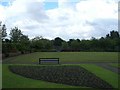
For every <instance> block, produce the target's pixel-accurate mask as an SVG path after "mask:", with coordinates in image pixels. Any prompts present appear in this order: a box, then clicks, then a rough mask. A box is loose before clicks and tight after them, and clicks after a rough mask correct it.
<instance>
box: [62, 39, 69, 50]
mask: <svg viewBox="0 0 120 90" xmlns="http://www.w3.org/2000/svg"><path fill="white" fill-rule="evenodd" d="M68 49H69V45H68V43H67V42H65V41H64V42H62V51H68Z"/></svg>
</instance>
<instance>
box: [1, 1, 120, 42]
mask: <svg viewBox="0 0 120 90" xmlns="http://www.w3.org/2000/svg"><path fill="white" fill-rule="evenodd" d="M44 1H45V0H29V1H28V0H15V1H14V2H12V4H11V5H10V6H8V7H4V6H2V5H0V20H2V21H3V22H4V23H5V24H6V25H7V27H8V29H10V28H11V27H14V26H18V27H19V28H20V29H21V30H22V31H23V33H24V34H27V35H29V37H34V36H36V35H37V36H38V35H42V36H43V37H45V38H49V39H53V38H55V37H57V36H59V37H61V38H63V39H66V40H68V39H70V38H80V39H83V38H91V37H101V36H103V35H105V34H107V33H109V31H111V30H113V29H115V30H117V28H116V27H117V26H118V25H117V19H118V10H117V9H118V3H117V1H118V0H80V1H79V0H76V1H74V0H73V1H72V0H71V2H70V1H69V2H68V0H59V2H58V4H59V7H58V8H55V9H50V10H45V9H44V7H43V6H44ZM78 1H79V2H78ZM102 23H103V24H102ZM105 25H106V26H105ZM8 32H9V31H8Z"/></svg>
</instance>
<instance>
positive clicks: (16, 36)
mask: <svg viewBox="0 0 120 90" xmlns="http://www.w3.org/2000/svg"><path fill="white" fill-rule="evenodd" d="M22 35H23V34H22V32H21V30H20V29H18V27H15V28H12V29H11V31H10V39H11V41H12V42H14V43H17V42H20V39H21V36H22Z"/></svg>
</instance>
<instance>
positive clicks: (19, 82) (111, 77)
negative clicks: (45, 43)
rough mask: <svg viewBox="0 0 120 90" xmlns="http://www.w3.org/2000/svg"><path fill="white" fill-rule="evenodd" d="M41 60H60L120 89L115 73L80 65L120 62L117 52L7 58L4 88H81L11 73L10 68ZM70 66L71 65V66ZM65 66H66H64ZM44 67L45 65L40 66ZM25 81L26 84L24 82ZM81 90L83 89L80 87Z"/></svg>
mask: <svg viewBox="0 0 120 90" xmlns="http://www.w3.org/2000/svg"><path fill="white" fill-rule="evenodd" d="M39 58H60V62H61V63H70V64H72V63H78V64H72V65H75V66H77V65H78V66H81V67H83V68H85V69H86V70H88V71H90V72H92V73H93V74H95V75H96V76H98V77H100V78H101V79H103V80H105V81H106V82H108V83H109V84H110V85H112V86H113V87H114V88H117V87H118V75H117V74H116V73H114V72H111V71H109V70H106V69H104V68H101V67H99V66H96V65H94V64H79V63H80V62H118V53H115V52H36V53H31V54H26V55H21V56H16V57H11V58H7V59H5V60H4V61H3V65H2V70H3V71H2V72H3V73H2V74H3V75H2V79H3V82H2V83H3V88H79V87H77V86H69V85H64V84H56V83H50V82H45V81H41V80H34V79H30V78H25V77H22V76H20V75H17V74H14V73H12V72H11V71H9V69H8V66H9V65H14V64H19V65H25V66H26V65H30V66H36V65H37V64H36V63H38V60H39ZM70 64H69V65H70ZM64 65H65V64H64ZM39 66H43V65H39ZM23 81H24V82H23ZM80 88H81V87H80Z"/></svg>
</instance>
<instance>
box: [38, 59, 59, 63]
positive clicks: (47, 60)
mask: <svg viewBox="0 0 120 90" xmlns="http://www.w3.org/2000/svg"><path fill="white" fill-rule="evenodd" d="M42 62H57V64H59V58H39V64H42Z"/></svg>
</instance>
